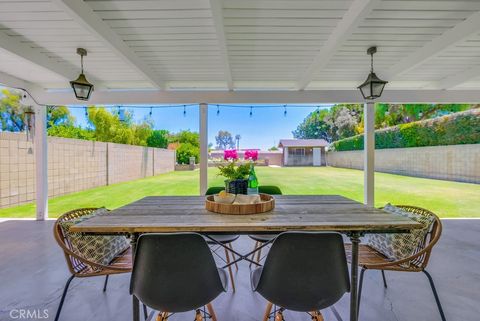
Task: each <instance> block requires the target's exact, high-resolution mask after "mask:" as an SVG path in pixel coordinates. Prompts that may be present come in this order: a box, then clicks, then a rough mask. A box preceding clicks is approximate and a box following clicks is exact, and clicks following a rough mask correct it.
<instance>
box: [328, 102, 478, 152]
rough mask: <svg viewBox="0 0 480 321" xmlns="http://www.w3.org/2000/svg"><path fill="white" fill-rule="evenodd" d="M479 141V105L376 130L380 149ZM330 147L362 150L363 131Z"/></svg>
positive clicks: (376, 142)
mask: <svg viewBox="0 0 480 321" xmlns="http://www.w3.org/2000/svg"><path fill="white" fill-rule="evenodd" d="M479 143H480V109H478V108H477V109H472V110H468V111H465V112H460V113H455V114H450V115H446V116H443V117H438V118H432V119H428V120H422V121H416V122H411V123H408V124H401V125H398V126H393V127H389V128H385V129H380V130H376V131H375V148H376V149H384V148H403V147H421V146H438V145H458V144H479ZM330 149H331V150H335V151H347V150H362V149H363V134H362V135H356V136H353V137H349V138H345V139H341V140H337V141H336V142H333V143H332V144H331V145H330Z"/></svg>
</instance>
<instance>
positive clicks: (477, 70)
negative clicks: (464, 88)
mask: <svg viewBox="0 0 480 321" xmlns="http://www.w3.org/2000/svg"><path fill="white" fill-rule="evenodd" d="M478 77H480V66H477V67H473V68H469V69H467V70H463V71H462V72H459V73H458V74H455V75H451V76H448V77H445V78H443V79H442V80H440V81H437V82H434V83H432V85H431V86H428V88H429V89H450V88H453V87H456V86H458V85H461V84H463V83H465V82H467V81H469V80H471V79H474V78H478Z"/></svg>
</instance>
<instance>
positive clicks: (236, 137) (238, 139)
mask: <svg viewBox="0 0 480 321" xmlns="http://www.w3.org/2000/svg"><path fill="white" fill-rule="evenodd" d="M240 138H242V136H240V135H239V134H236V135H235V141H236V142H237V150H238V149H240Z"/></svg>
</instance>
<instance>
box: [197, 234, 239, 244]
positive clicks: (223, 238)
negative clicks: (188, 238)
mask: <svg viewBox="0 0 480 321" xmlns="http://www.w3.org/2000/svg"><path fill="white" fill-rule="evenodd" d="M208 236H209V237H211V238H212V239H215V240H216V241H217V242H218V243H222V244H228V243H232V242H234V241H236V240H237V239H238V238H239V237H240V235H238V234H219V235H211V234H209V235H208ZM203 238H204V239H205V241H207V243H208V244H210V245H212V244H217V242H214V241H212V240H211V239H209V238H208V237H205V236H204V237H203Z"/></svg>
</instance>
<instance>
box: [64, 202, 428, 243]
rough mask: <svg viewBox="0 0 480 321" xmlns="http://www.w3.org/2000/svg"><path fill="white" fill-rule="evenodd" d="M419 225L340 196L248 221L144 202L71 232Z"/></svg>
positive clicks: (201, 207) (283, 205)
mask: <svg viewBox="0 0 480 321" xmlns="http://www.w3.org/2000/svg"><path fill="white" fill-rule="evenodd" d="M420 227H421V224H419V223H417V222H415V221H413V220H410V219H408V218H404V217H401V216H398V215H394V214H390V213H387V212H385V211H382V210H379V209H372V208H369V207H367V206H365V205H363V204H361V203H359V202H356V201H354V200H351V199H348V198H345V197H343V196H339V195H308V196H307V195H288V196H286V195H281V196H280V195H279V196H275V209H274V210H273V211H271V212H267V213H262V214H253V215H225V214H217V213H212V212H209V211H207V210H205V197H203V196H149V197H145V198H143V199H141V200H138V201H136V202H133V203H131V204H128V205H126V206H123V207H121V208H118V209H116V210H113V211H111V212H110V213H109V214H108V215H102V216H96V217H93V218H91V219H88V220H85V221H83V222H81V223H79V224H76V225H75V226H72V228H71V230H72V231H73V232H85V233H146V232H151V233H153V232H159V233H160V232H164V233H165V232H201V233H203V232H208V233H222V232H223V233H225V232H227V233H228V232H235V233H239V234H244V233H268V232H282V231H289V230H290V231H292V230H294V231H338V232H349V231H363V232H370V233H375V232H408V231H410V230H412V229H416V228H420Z"/></svg>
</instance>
